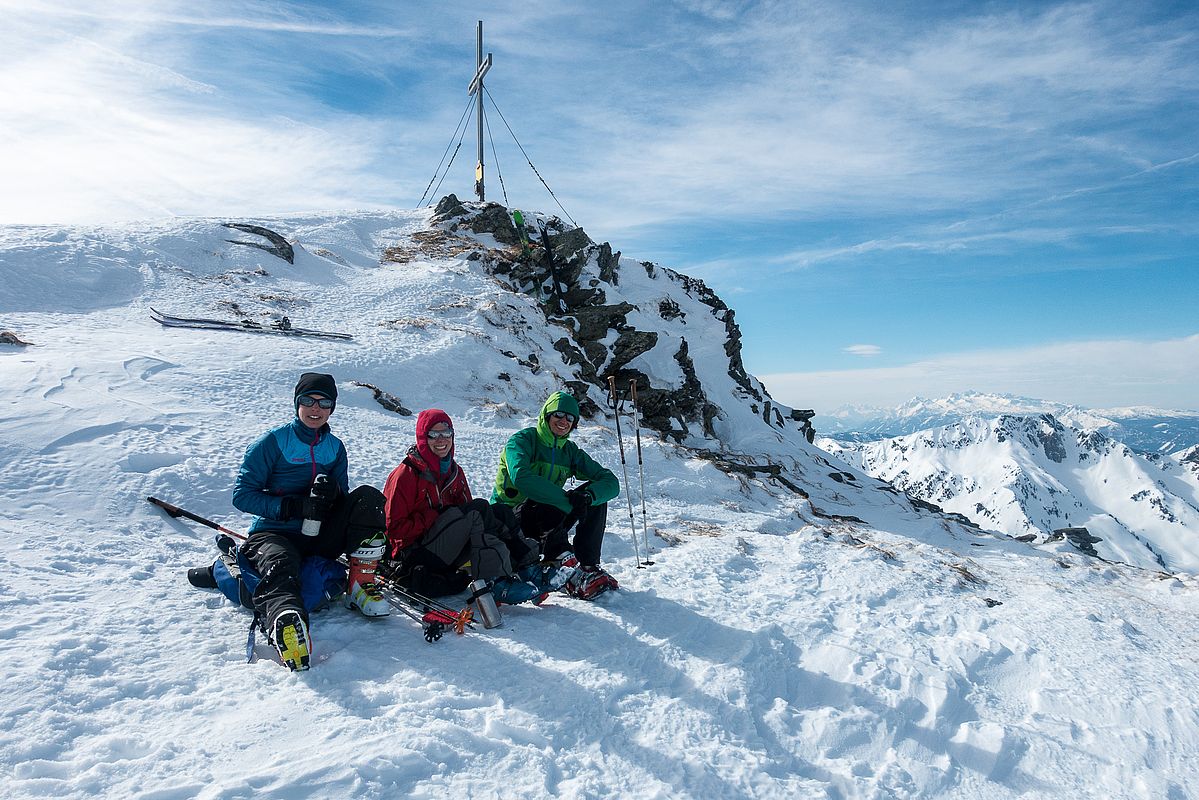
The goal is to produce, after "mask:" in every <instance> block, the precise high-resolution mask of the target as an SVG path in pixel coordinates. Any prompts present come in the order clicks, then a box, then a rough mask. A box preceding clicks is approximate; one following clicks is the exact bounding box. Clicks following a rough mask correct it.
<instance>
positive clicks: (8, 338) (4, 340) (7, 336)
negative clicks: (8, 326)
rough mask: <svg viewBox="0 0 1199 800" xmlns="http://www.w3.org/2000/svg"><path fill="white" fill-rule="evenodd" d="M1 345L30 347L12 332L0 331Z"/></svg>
mask: <svg viewBox="0 0 1199 800" xmlns="http://www.w3.org/2000/svg"><path fill="white" fill-rule="evenodd" d="M0 344H15V345H17V346H18V347H28V346H29V342H25V341H22V340H21V337H20V336H17V335H16V334H15V333H13V332H12V331H0Z"/></svg>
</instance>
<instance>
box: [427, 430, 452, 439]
mask: <svg viewBox="0 0 1199 800" xmlns="http://www.w3.org/2000/svg"><path fill="white" fill-rule="evenodd" d="M425 438H426V439H432V440H433V441H437V440H438V439H453V438H454V431H453V430H452V429H451V430H448V431H428V432H426V433H425Z"/></svg>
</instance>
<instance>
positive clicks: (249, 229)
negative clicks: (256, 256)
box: [222, 222, 296, 264]
mask: <svg viewBox="0 0 1199 800" xmlns="http://www.w3.org/2000/svg"><path fill="white" fill-rule="evenodd" d="M222 224H223V225H224V226H225V227H226V228H233V229H234V230H239V231H245V232H246V233H252V234H254V235H255V236H261V237H262V238H263V239H266V240H267V241H268V242H270V244H263V243H262V242H242V241H238V240H237V239H226V240H225V241H227V242H229V243H230V244H240V245H243V246H245V247H257V248H258V249H259V250H265V251H266V252H268V253H270V254H271V255H273V256H278V257H279V258H281V259H283V260H284V261H286V262H287V263H288V264H294V263H296V251H295V249H293V248H292V246H291V244H290V243H289V242H288V241H287V240H286V239H284V238H283V237H282V236H280V235H279V234H277V233H275V232H274V231H273V230H271V229H270V228H264V227H262V226H261V225H248V224H245V223H241V222H225V223H222Z"/></svg>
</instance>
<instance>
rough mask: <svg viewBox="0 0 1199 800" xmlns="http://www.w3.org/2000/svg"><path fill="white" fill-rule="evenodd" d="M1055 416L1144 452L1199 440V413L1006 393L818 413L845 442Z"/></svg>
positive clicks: (958, 395)
mask: <svg viewBox="0 0 1199 800" xmlns="http://www.w3.org/2000/svg"><path fill="white" fill-rule="evenodd" d="M1005 414H1006V415H1029V414H1034V415H1035V414H1052V415H1053V416H1054V417H1056V418H1057V419H1059V420H1061V421H1062V422H1063V423H1065V424H1067V425H1071V426H1073V427H1076V428H1081V429H1086V430H1097V431H1101V432H1103V433H1104V434H1105V435H1107V436H1109V437H1111V438H1113V439H1117V440H1119V441H1121V442H1123V443H1124V444H1126V445H1128V446H1129V447H1131V448H1132V449H1134V450H1138V451H1140V452H1144V453H1172V452H1176V451H1178V450H1181V449H1184V448H1186V447H1189V446H1192V445H1195V444H1199V411H1184V410H1171V409H1159V408H1149V407H1141V406H1138V407H1129V408H1111V409H1088V408H1083V407H1081V406H1076V405H1070V404H1067V403H1057V402H1053V401H1049V400H1038V399H1035V398H1031V397H1018V396H1016V395H1008V394H988V393H983V392H960V393H956V394H952V395H949V396H948V397H941V398H932V399H929V398H923V397H916V398H913V399H911V400H909V401H908V402H906V403H903V404H901V405H899V406H897V407H895V408H888V409H883V408H873V407H864V406H862V407H855V406H844V407H842V408H838V409H836V410H834V411H832V412H830V413H827V414H823V413H822V414H819V415H818V416H817V417H816V424H817V426H818V427H819V428H820V430H821V432H822V433H824V434H826V435H829V436H832V437H833V438H835V439H838V440H841V441H874V440H878V439H887V438H892V437H895V436H905V435H907V434H910V433H916V432H917V431H922V430H926V429H929V428H939V427H943V426H946V425H953V424H956V423H958V422H961V421H963V420H965V419H966V418H968V417H984V418H986V417H997V416H1001V415H1005Z"/></svg>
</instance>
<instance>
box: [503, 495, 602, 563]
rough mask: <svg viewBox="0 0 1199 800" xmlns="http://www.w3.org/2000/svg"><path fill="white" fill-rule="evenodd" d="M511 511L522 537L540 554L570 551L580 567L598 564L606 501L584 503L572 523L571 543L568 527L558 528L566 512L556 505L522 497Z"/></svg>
mask: <svg viewBox="0 0 1199 800" xmlns="http://www.w3.org/2000/svg"><path fill="white" fill-rule="evenodd" d="M514 514H515V516H516V521H517V524H519V525H520V529H521V530H522V531H524V534H525V536H527V537H529V538H530V539H532V540H533V541H535V542H538V543H539V544H540V545H541V554H542V555H543V556H544V557H546V558H556V557H557V556H558V555H559V554H561V553H562V551H563V550H573V551H574V554H575V557H576V558H577V559H579V563H580V564H582V565H583V566H587V567H598V566H599V563H600V549H601V548H602V547H603V544H604V526H605V525H607V523H608V504H607V503H601V504H600V505H598V506H588V507H587V508H586V509H585V510H584V512H583V515H582V517H580V518H579V521H578V524H577V526H575V538H574V542H573V544H572V543H570V542H569V541H568V535H569V533H570V526H567V527H565V528H562V527H560V526H561V525H562V521H563V520H565V519H566V517H567V514H566V512H564V511H562V510H560V509H558V508H557V507H555V506H550V505H546V504H544V503H538V502H537V501H536V500H526V501H524V502H523V503H521V504H520V505H518V506H517V507H516V509H515V511H514Z"/></svg>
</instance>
